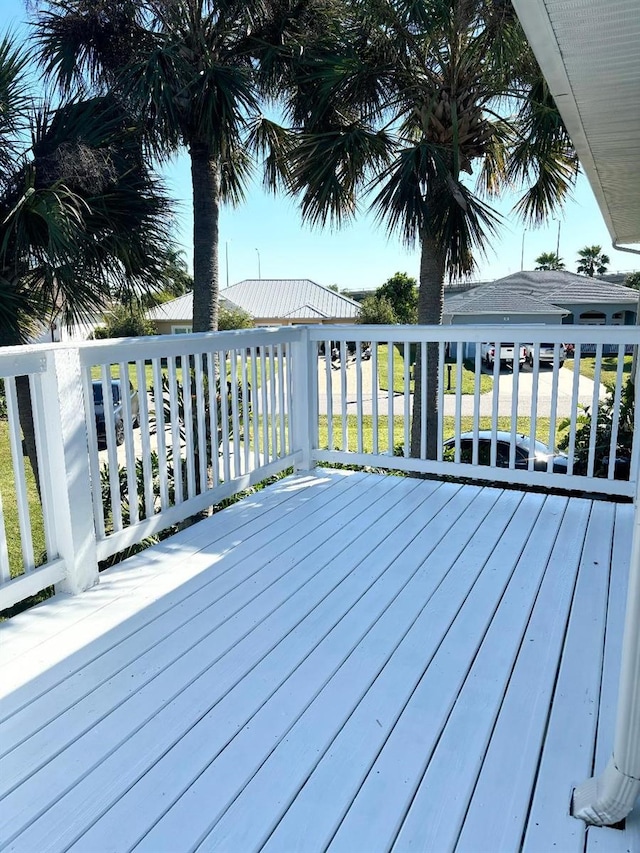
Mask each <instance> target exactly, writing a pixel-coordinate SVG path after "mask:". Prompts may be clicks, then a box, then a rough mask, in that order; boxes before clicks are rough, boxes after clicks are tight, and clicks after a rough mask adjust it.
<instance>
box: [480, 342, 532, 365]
mask: <svg viewBox="0 0 640 853" xmlns="http://www.w3.org/2000/svg"><path fill="white" fill-rule="evenodd" d="M480 347H481V350H480V351H481V353H482V360H483V361H484V363H485V364H486V365H487V367H492V366H493V364H494V362H495V360H496V344H495V343H484V344H481V345H480ZM518 349H519V353H518V362H519V363H520V366H522V365H523V364H524V360H525V358H526V353H525V348H524V346H520V347H519V348H518ZM497 358H499V360H500V364H507V363H508V362H510V363H511V364H513V361H514V358H515V344H514V343H513V341H512V342H511V343H507V342H506V341H502V342H501V343H500V353H499V355H498V356H497Z"/></svg>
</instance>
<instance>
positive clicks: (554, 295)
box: [444, 270, 638, 325]
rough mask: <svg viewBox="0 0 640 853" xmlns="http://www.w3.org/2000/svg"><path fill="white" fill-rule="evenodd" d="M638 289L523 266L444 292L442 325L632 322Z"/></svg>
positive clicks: (614, 323)
mask: <svg viewBox="0 0 640 853" xmlns="http://www.w3.org/2000/svg"><path fill="white" fill-rule="evenodd" d="M637 308H638V291H637V290H633V288H630V287H625V286H624V285H620V284H615V283H612V282H608V281H602V280H601V279H596V278H589V276H584V275H576V274H575V273H572V272H567V271H566V270H526V271H523V272H517V273H513V274H512V275H508V276H505V277H504V278H500V279H497V280H496V281H493V282H488V283H485V284H481V285H479V286H478V287H474V288H472V289H471V290H467V291H466V292H460V291H456V292H454V293H451V294H445V303H444V322H445V323H565V324H576V325H585V324H587V325H605V324H606V325H633V324H634V323H635V321H636V313H637Z"/></svg>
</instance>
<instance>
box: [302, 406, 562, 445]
mask: <svg viewBox="0 0 640 853" xmlns="http://www.w3.org/2000/svg"><path fill="white" fill-rule="evenodd" d="M461 426H462V432H466V431H467V430H471V429H473V418H472V417H463V418H462V420H461ZM490 427H491V419H490V418H480V429H489V428H490ZM357 429H358V421H357V416H356V415H347V443H348V447H347V449H348V450H351V451H356V450H357V446H358V444H357V440H358V432H357ZM498 429H501V430H510V429H511V418H510V417H501V418H498ZM454 430H455V420H454V418H453V417H451V416H448V417H445V419H444V430H443V432H444V439H445V440H446V439H447V438H450V437H451V436H452V435H453V434H454ZM517 431H518V432H522V433H525V434H528V433H529V418H527V417H522V418H518V426H517ZM559 435H560V430H557V432H556V440H555V444H556V445H557V442H558V437H559ZM536 438H537V439H539V440H540V441H543V442H544V443H545V444H550V442H549V418H538V421H537V428H536ZM318 439H319V446H320V448H322V449H325V450H326V449H328V447H329V428H328V421H327V416H326V415H320V418H319V429H318ZM341 444H342V418H341V417H340V416H337V417H334V418H333V449H335V450H339V449H342V447H341ZM403 444H404V418H403V417H402V416H401V415H398V416H397V417H394V419H393V445H394V447H397V446H398V445H403ZM362 446H363V451H364V453H372V452H373V416H372V415H363V417H362ZM388 449H389V440H388V420H387V417H386V415H385V416H380V417H379V418H378V450H379V452H381V453H384V452H385V451H387V450H388Z"/></svg>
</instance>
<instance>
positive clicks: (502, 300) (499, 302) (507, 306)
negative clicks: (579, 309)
mask: <svg viewBox="0 0 640 853" xmlns="http://www.w3.org/2000/svg"><path fill="white" fill-rule="evenodd" d="M444 313H445V314H450V315H452V316H459V315H461V314H510V315H513V314H538V315H543V316H545V317H548V316H561V317H564V316H565V315H566V314H568V313H569V312H568V311H565V310H564V309H563V308H558V306H557V305H553V304H551V303H550V302H546V301H544V300H540V299H535V298H533V297H531V296H526V295H523V294H521V293H517V292H513V291H510V290H509V289H508V288H502V287H500V286H498V285H497V284H487V285H483V286H482V287H477V288H476V289H475V290H469V291H467V292H466V293H455V294H452V295H451V296H449V295H447V294H445V298H444Z"/></svg>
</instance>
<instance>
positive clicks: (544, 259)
mask: <svg viewBox="0 0 640 853" xmlns="http://www.w3.org/2000/svg"><path fill="white" fill-rule="evenodd" d="M536 263H537V264H538V266H537V267H536V269H537V270H563V269H564V261H563V260H562V258H559V257H558V255H556V253H555V252H543V253H542V254H541V255H538V257H537V258H536Z"/></svg>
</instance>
